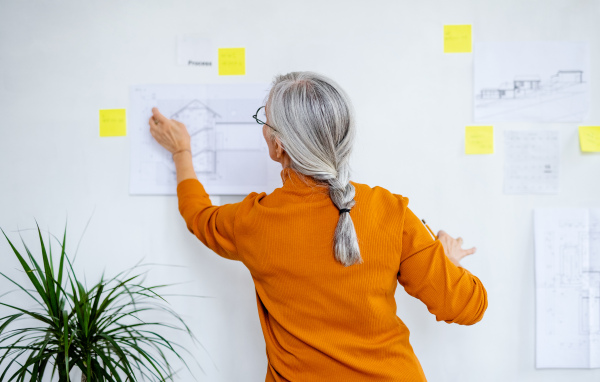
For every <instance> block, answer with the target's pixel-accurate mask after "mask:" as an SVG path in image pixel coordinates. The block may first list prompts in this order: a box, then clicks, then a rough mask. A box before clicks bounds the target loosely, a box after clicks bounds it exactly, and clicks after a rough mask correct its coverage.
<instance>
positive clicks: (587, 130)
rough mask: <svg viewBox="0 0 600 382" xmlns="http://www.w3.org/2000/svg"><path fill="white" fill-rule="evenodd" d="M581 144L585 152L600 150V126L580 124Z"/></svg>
mask: <svg viewBox="0 0 600 382" xmlns="http://www.w3.org/2000/svg"><path fill="white" fill-rule="evenodd" d="M579 145H580V146H581V151H584V152H600V126H579Z"/></svg>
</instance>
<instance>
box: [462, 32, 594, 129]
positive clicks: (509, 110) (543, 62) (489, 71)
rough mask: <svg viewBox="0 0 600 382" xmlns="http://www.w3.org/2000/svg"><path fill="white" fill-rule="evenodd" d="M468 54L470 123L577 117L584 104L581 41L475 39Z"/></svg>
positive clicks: (585, 68)
mask: <svg viewBox="0 0 600 382" xmlns="http://www.w3.org/2000/svg"><path fill="white" fill-rule="evenodd" d="M473 52H474V53H473V54H474V64H473V65H474V81H473V85H474V99H473V100H474V109H473V110H474V118H475V122H491V123H496V122H580V121H583V120H584V119H585V118H586V116H587V114H588V111H589V104H590V86H589V81H590V78H591V76H590V65H589V63H590V50H589V46H588V44H587V43H585V42H553V41H540V42H481V43H476V44H475V49H474V50H473Z"/></svg>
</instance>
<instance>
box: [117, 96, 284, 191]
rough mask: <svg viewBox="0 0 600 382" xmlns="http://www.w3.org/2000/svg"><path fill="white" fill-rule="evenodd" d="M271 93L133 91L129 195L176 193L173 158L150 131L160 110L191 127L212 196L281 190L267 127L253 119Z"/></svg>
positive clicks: (197, 162) (197, 161) (197, 164)
mask: <svg viewBox="0 0 600 382" xmlns="http://www.w3.org/2000/svg"><path fill="white" fill-rule="evenodd" d="M268 89H269V85H266V84H258V85H256V84H223V85H139V86H133V87H132V88H131V93H130V98H131V100H130V109H129V113H128V117H129V124H128V125H129V128H130V136H131V181H130V193H131V194H167V195H173V194H175V193H176V186H177V184H176V176H175V175H176V174H175V166H174V163H173V160H172V158H171V154H170V153H169V152H168V151H167V150H165V149H164V148H163V147H161V146H160V145H159V144H158V143H157V142H156V141H155V140H154V138H153V137H152V136H151V135H150V131H149V126H148V119H149V118H150V116H151V115H152V112H151V110H152V107H155V106H156V107H158V109H159V110H160V112H161V113H162V114H163V115H165V116H167V117H168V118H172V119H176V120H178V121H180V122H183V123H184V124H185V125H186V126H187V128H188V131H189V132H190V135H191V137H192V155H193V163H194V169H195V170H196V174H197V176H198V179H199V180H200V181H201V182H202V184H203V185H204V187H205V189H206V191H207V192H208V193H209V194H211V195H213V194H214V195H246V194H248V193H250V192H253V191H255V192H263V191H264V192H271V191H272V190H273V189H274V188H276V187H278V186H280V185H281V177H280V172H281V165H280V164H279V163H276V162H274V161H272V160H271V158H270V157H269V151H268V147H267V145H266V143H265V141H264V137H263V134H262V125H259V124H257V123H256V121H255V120H254V119H253V118H252V115H254V113H255V112H256V110H257V109H258V108H259V107H260V106H262V105H263V104H264V99H265V96H266V94H267V92H268Z"/></svg>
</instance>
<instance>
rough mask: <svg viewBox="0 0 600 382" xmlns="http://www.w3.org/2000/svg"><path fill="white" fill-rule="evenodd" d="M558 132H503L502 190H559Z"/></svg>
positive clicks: (518, 192) (536, 191) (506, 192)
mask: <svg viewBox="0 0 600 382" xmlns="http://www.w3.org/2000/svg"><path fill="white" fill-rule="evenodd" d="M559 148H560V147H559V132H558V131H556V130H538V131H517V130H514V131H510V130H507V131H505V132H504V193H505V194H556V193H558V190H559V177H558V175H559V161H560V150H559Z"/></svg>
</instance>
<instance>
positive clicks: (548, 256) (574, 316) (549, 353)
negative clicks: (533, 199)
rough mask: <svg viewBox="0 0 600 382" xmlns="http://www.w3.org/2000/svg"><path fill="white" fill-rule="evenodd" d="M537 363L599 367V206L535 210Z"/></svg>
mask: <svg viewBox="0 0 600 382" xmlns="http://www.w3.org/2000/svg"><path fill="white" fill-rule="evenodd" d="M534 232H535V287H536V298H535V302H536V308H535V309H536V328H535V329H536V336H535V337H536V352H535V357H536V361H535V364H536V367H537V368H596V367H600V357H598V355H600V209H583V208H582V209H566V208H565V209H536V210H535V213H534Z"/></svg>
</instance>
